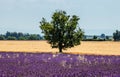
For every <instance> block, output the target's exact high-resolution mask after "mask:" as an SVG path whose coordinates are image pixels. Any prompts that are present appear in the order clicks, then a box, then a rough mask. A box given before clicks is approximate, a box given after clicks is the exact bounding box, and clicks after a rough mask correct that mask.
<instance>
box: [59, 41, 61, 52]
mask: <svg viewBox="0 0 120 77" xmlns="http://www.w3.org/2000/svg"><path fill="white" fill-rule="evenodd" d="M59 52H60V53H62V43H59Z"/></svg>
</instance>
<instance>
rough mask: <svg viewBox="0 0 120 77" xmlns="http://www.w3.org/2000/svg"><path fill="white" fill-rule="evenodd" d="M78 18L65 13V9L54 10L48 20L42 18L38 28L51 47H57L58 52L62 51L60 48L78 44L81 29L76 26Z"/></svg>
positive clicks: (81, 32)
mask: <svg viewBox="0 0 120 77" xmlns="http://www.w3.org/2000/svg"><path fill="white" fill-rule="evenodd" d="M79 19H80V18H79V17H78V16H76V15H72V16H70V15H67V13H66V12H65V11H55V12H54V13H53V15H52V20H51V21H50V22H47V21H46V19H45V18H42V20H41V21H40V28H41V29H42V33H44V38H45V39H46V40H48V43H50V44H51V46H52V47H53V48H59V52H62V49H66V48H71V47H74V46H75V45H79V44H80V41H81V40H82V36H83V31H82V30H81V28H80V27H78V21H79Z"/></svg>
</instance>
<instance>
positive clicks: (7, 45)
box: [0, 41, 120, 55]
mask: <svg viewBox="0 0 120 77" xmlns="http://www.w3.org/2000/svg"><path fill="white" fill-rule="evenodd" d="M0 51H1V52H33V53H38V52H40V53H41V52H53V53H54V52H55V53H56V52H58V49H56V48H55V49H52V48H51V47H50V44H48V43H47V41H0ZM63 52H64V53H73V54H94V55H120V42H113V41H102V42H101V41H100V42H98V41H82V42H81V45H79V46H75V47H73V48H69V49H67V50H63Z"/></svg>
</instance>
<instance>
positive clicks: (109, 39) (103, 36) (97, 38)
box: [83, 34, 113, 41]
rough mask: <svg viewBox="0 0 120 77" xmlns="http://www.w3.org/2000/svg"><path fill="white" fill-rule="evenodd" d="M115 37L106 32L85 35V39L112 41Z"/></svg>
mask: <svg viewBox="0 0 120 77" xmlns="http://www.w3.org/2000/svg"><path fill="white" fill-rule="evenodd" d="M112 40H113V37H112V36H108V35H105V34H101V35H84V38H83V41H112Z"/></svg>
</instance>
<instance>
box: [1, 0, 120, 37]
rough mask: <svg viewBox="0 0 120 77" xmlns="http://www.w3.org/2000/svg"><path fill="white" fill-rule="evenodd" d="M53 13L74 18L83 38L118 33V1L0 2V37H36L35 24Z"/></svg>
mask: <svg viewBox="0 0 120 77" xmlns="http://www.w3.org/2000/svg"><path fill="white" fill-rule="evenodd" d="M55 10H65V11H66V12H67V13H68V14H69V15H74V14H75V15H78V16H79V17H80V18H81V19H80V21H79V26H80V27H81V28H82V29H84V31H85V34H87V35H89V34H90V35H100V34H101V33H105V34H106V35H112V33H113V32H114V31H115V30H116V29H118V30H120V0H0V33H6V31H10V32H14V31H17V32H23V33H37V34H40V33H41V31H40V29H39V22H40V20H41V18H42V17H45V18H46V19H47V20H50V19H51V15H52V14H53V12H54V11H55Z"/></svg>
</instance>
